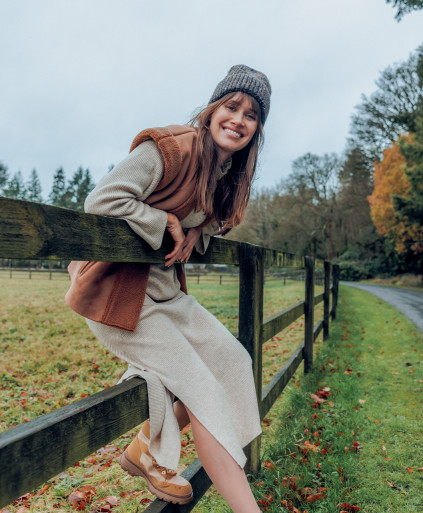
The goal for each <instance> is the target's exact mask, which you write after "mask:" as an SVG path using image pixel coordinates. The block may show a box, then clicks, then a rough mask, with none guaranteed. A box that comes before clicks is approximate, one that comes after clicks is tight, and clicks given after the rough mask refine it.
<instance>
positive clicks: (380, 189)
mask: <svg viewBox="0 0 423 513" xmlns="http://www.w3.org/2000/svg"><path fill="white" fill-rule="evenodd" d="M406 140H408V141H410V140H411V136H408V137H407V139H406ZM405 167H406V161H405V158H404V156H403V155H402V153H401V151H400V147H399V144H398V142H395V143H394V144H393V145H392V146H391V147H390V148H388V149H387V150H385V151H384V152H383V159H382V161H381V162H377V163H376V164H375V168H374V189H373V192H372V194H371V196H370V197H369V202H370V211H371V216H372V219H373V222H374V224H375V227H376V229H377V231H378V232H379V233H380V234H382V235H384V236H385V237H388V238H390V239H391V240H392V241H393V242H394V243H395V246H396V249H397V251H398V253H406V252H407V251H412V252H414V253H417V254H418V253H421V252H422V251H423V245H422V243H421V241H422V238H423V227H422V224H421V223H418V222H415V221H410V220H409V219H408V217H407V216H405V215H404V214H402V213H401V212H400V211H398V210H396V209H395V205H394V197H395V196H400V197H402V198H409V197H410V194H411V185H410V182H409V180H408V177H407V174H406V172H405Z"/></svg>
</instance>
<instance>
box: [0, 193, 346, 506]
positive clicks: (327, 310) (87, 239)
mask: <svg viewBox="0 0 423 513" xmlns="http://www.w3.org/2000/svg"><path fill="white" fill-rule="evenodd" d="M0 223H1V224H0V257H2V258H19V259H31V260H32V259H33V260H37V259H39V260H41V259H42V260H44V259H58V260H60V259H61V260H98V261H116V262H151V263H154V262H157V263H161V262H163V261H164V255H165V254H167V253H168V251H169V249H170V248H171V246H172V240H171V239H170V237H169V238H166V237H165V242H164V244H163V247H162V248H161V249H160V250H158V251H153V250H152V249H151V247H150V246H149V245H148V244H147V243H146V242H144V241H143V240H142V239H140V238H139V237H138V236H137V235H136V234H135V233H134V232H133V231H132V230H131V229H130V228H129V226H128V225H127V224H126V222H125V221H122V220H118V219H110V218H105V217H100V216H95V215H91V214H84V213H81V212H76V211H72V210H67V209H61V208H57V207H52V206H48V205H41V204H36V203H30V202H25V201H19V200H11V199H6V198H0ZM191 262H193V263H222V264H236V265H239V270H240V277H239V287H240V294H239V297H240V300H239V335H238V338H239V340H240V342H241V343H242V344H243V345H244V346H245V347H246V349H247V350H248V352H249V353H250V355H251V357H252V359H253V370H254V379H255V385H256V392H257V399H258V402H259V408H260V415H261V418H263V417H264V416H265V415H266V413H267V412H268V411H269V409H270V408H271V406H272V405H273V403H274V402H275V400H276V399H277V397H278V396H279V394H280V393H281V392H282V390H283V389H284V388H285V386H286V385H287V383H288V382H289V380H290V379H291V377H292V375H293V374H294V373H295V371H296V370H297V368H298V367H299V365H300V364H301V362H302V361H303V360H304V371H305V372H309V371H310V370H311V368H312V363H313V342H314V341H315V340H316V338H317V336H318V335H319V334H320V332H321V331H322V330H323V333H324V337H327V336H328V334H329V320H330V317H332V319H334V318H335V316H336V305H337V298H338V281H339V280H338V277H339V269H338V267H337V266H332V265H331V264H330V263H329V262H325V263H324V273H325V274H324V292H323V293H321V294H317V295H315V294H314V283H315V263H314V259H313V258H311V257H299V256H296V255H292V254H288V253H283V252H280V251H275V250H271V249H268V248H263V247H259V246H254V245H251V244H247V243H238V242H234V241H227V240H223V239H219V238H214V239H213V240H212V242H211V244H210V247H209V250H208V251H207V254H206V255H204V256H199V255H193V256H192V258H191ZM271 266H276V267H285V268H286V267H296V268H301V269H304V271H305V296H304V300H302V301H299V302H298V303H296V304H295V305H292V306H290V307H289V308H287V309H286V310H284V311H282V312H280V313H277V314H274V315H272V316H271V317H268V318H267V319H265V320H263V284H264V269H265V267H271ZM331 297H332V301H330V299H331ZM322 301H323V302H324V315H323V319H321V320H319V321H318V322H317V323H316V324H314V307H315V305H316V304H318V303H320V302H322ZM302 315H304V316H305V317H304V341H303V342H302V343H301V344H300V345H299V346H298V347H297V349H295V351H294V352H293V353H292V355H291V356H290V358H289V359H288V361H287V362H286V363H285V364H284V365H283V366H282V368H281V369H280V370H279V371H278V373H277V374H276V375H275V376H274V378H273V379H272V381H271V382H270V383H268V384H267V385H266V387H265V388H264V389H262V346H263V343H264V342H265V341H266V340H269V339H270V338H272V337H273V336H274V335H276V334H277V333H279V332H280V331H281V330H283V329H284V328H286V327H288V326H289V325H290V324H291V323H293V322H294V321H295V320H297V319H298V318H299V317H301V316H302ZM146 418H148V396H147V387H146V383H145V382H144V380H142V379H140V378H135V379H132V380H130V381H128V382H125V383H122V384H120V385H117V386H114V387H111V388H109V389H107V390H104V391H102V392H99V393H97V394H94V395H92V396H90V397H87V398H85V399H82V400H80V401H77V402H75V403H73V404H70V405H67V406H65V407H63V408H60V409H58V410H55V411H52V412H51V413H48V414H46V415H43V416H41V417H39V418H37V419H35V420H32V421H30V422H28V423H26V424H23V425H20V426H17V427H15V428H12V429H10V430H8V431H5V432H3V433H0V507H2V506H4V505H7V504H9V503H10V502H11V501H13V500H14V499H16V498H18V497H19V496H21V495H22V494H24V493H26V492H28V491H30V490H32V489H34V488H36V487H37V486H39V485H40V484H42V483H44V482H45V481H46V480H47V479H49V478H51V477H53V476H54V475H56V474H58V473H59V472H61V471H63V470H65V469H66V468H67V467H69V466H70V465H72V464H74V463H76V462H77V461H79V460H81V459H83V458H85V457H87V456H88V455H90V454H91V453H92V452H94V451H95V450H96V449H99V448H100V447H102V446H103V445H105V444H107V443H109V442H111V441H112V440H114V439H115V438H117V437H118V436H119V435H121V434H123V433H125V432H127V431H129V430H130V429H132V428H133V427H135V426H137V425H138V424H140V423H141V422H142V421H143V420H145V419H146ZM260 442H261V438H260V437H258V438H256V440H254V441H253V442H252V443H251V444H250V446H249V447H248V448H247V453H248V471H250V472H251V473H254V472H256V471H257V470H258V469H259V466H260ZM46 448H51V449H50V450H46ZM183 475H184V476H185V477H186V478H187V479H189V480H190V482H191V484H192V485H193V489H194V499H193V501H192V502H191V503H190V504H188V505H185V506H174V505H171V504H169V503H166V502H163V501H160V500H156V501H154V502H153V503H152V504H151V505H150V506H149V507H148V508H147V510H146V511H148V512H150V513H151V512H161V511H166V512H171V511H172V512H175V511H181V512H188V511H190V510H191V509H192V508H193V507H194V506H195V504H196V503H197V502H198V500H199V499H200V498H201V496H202V495H203V494H204V493H205V491H206V490H207V489H208V488H209V486H210V480H209V478H208V476H207V475H206V473H205V471H204V469H203V468H202V466H201V464H200V462H199V461H198V460H196V461H195V462H194V463H193V464H191V465H190V466H189V467H188V468H187V469H186V470H185V472H184V473H183Z"/></svg>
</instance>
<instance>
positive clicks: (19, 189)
mask: <svg viewBox="0 0 423 513" xmlns="http://www.w3.org/2000/svg"><path fill="white" fill-rule="evenodd" d="M3 194H4V196H6V197H8V198H14V199H26V188H25V184H24V181H23V179H22V173H21V172H20V171H18V172H17V173H15V174H14V175H13V176H12V178H11V179H10V180H9V181H8V182H7V185H6V187H5V189H4V190H3Z"/></svg>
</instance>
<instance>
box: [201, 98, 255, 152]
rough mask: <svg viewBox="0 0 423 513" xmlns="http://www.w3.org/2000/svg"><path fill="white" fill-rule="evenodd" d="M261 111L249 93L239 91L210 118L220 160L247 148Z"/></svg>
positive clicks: (211, 131) (211, 130) (212, 134)
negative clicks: (256, 109) (253, 102)
mask: <svg viewBox="0 0 423 513" xmlns="http://www.w3.org/2000/svg"><path fill="white" fill-rule="evenodd" d="M258 119H259V113H257V112H256V111H255V109H254V108H253V105H252V102H251V100H250V97H249V96H248V95H245V94H242V93H238V94H236V95H235V96H234V97H233V98H231V99H230V100H228V101H227V102H225V103H224V104H223V105H221V106H220V107H219V108H217V109H216V110H215V111H214V113H213V115H212V117H211V119H210V133H211V136H212V138H213V141H214V143H215V145H216V150H217V154H218V156H219V161H220V162H224V161H225V160H226V159H228V158H229V157H231V156H232V155H233V154H234V153H235V152H236V151H239V150H242V149H243V148H245V147H246V146H247V145H248V143H249V142H250V141H251V139H252V138H253V136H254V134H255V132H256V130H257V126H258Z"/></svg>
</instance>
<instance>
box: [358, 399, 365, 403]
mask: <svg viewBox="0 0 423 513" xmlns="http://www.w3.org/2000/svg"><path fill="white" fill-rule="evenodd" d="M358 402H359V403H360V404H364V403H365V402H366V399H359V400H358Z"/></svg>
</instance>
